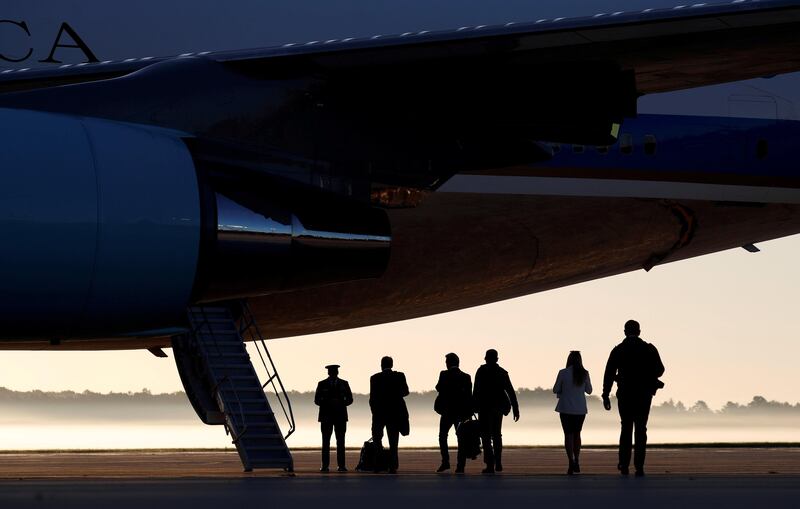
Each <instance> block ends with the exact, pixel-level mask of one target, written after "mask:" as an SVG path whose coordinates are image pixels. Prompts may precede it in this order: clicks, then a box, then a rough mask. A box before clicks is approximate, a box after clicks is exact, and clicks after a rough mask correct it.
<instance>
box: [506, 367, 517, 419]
mask: <svg viewBox="0 0 800 509" xmlns="http://www.w3.org/2000/svg"><path fill="white" fill-rule="evenodd" d="M505 378H506V379H505V390H506V394H508V399H509V400H510V401H511V411H512V412H513V413H514V421H515V422H516V421H518V420H519V402H518V401H517V393H516V392H514V386H513V385H511V377H510V376H508V373H506V377H505Z"/></svg>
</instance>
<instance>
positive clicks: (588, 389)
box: [585, 371, 592, 394]
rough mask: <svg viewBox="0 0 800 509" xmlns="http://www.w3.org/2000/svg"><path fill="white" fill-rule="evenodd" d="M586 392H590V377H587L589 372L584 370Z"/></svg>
mask: <svg viewBox="0 0 800 509" xmlns="http://www.w3.org/2000/svg"><path fill="white" fill-rule="evenodd" d="M585 390H586V394H591V393H592V379H591V377H589V372H588V371H587V372H586V385H585Z"/></svg>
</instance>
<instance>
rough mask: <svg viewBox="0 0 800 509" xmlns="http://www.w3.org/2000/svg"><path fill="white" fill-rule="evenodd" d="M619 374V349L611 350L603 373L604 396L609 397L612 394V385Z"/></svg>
mask: <svg viewBox="0 0 800 509" xmlns="http://www.w3.org/2000/svg"><path fill="white" fill-rule="evenodd" d="M616 376H617V349H616V348H615V349H613V350H611V354H610V355H609V356H608V362H606V370H605V372H604V373H603V397H604V398H606V397H608V395H609V394H611V387H612V386H613V385H614V379H615V378H616Z"/></svg>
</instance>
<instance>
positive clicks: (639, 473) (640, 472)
mask: <svg viewBox="0 0 800 509" xmlns="http://www.w3.org/2000/svg"><path fill="white" fill-rule="evenodd" d="M636 477H644V468H637V469H636Z"/></svg>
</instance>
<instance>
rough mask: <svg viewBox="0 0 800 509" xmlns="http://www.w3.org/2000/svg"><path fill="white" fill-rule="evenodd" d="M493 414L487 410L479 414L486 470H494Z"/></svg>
mask: <svg viewBox="0 0 800 509" xmlns="http://www.w3.org/2000/svg"><path fill="white" fill-rule="evenodd" d="M490 420H491V416H490V414H489V413H487V412H483V413H481V414H478V424H479V425H480V428H481V443H482V444H483V462H484V463H486V471H487V473H488V472H494V451H493V450H492V432H491V423H490V422H489V421H490Z"/></svg>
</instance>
